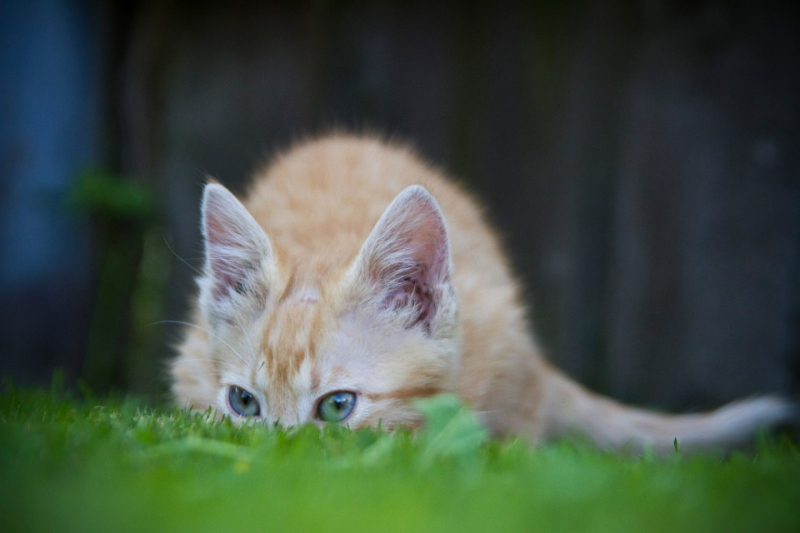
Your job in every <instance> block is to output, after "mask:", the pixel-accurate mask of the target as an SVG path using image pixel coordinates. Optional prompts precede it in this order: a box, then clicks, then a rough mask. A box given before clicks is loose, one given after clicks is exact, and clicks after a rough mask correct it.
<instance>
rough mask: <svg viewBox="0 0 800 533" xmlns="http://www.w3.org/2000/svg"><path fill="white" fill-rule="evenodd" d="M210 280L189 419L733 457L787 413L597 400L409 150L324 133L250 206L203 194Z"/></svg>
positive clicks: (203, 298)
mask: <svg viewBox="0 0 800 533" xmlns="http://www.w3.org/2000/svg"><path fill="white" fill-rule="evenodd" d="M202 229H203V235H204V237H205V245H206V262H205V270H204V274H203V275H202V277H200V279H199V280H198V284H199V296H198V298H197V305H196V308H195V311H194V315H193V318H192V321H191V322H192V323H191V324H190V327H189V328H187V331H186V332H185V339H184V340H183V342H182V343H181V344H180V346H179V349H178V352H179V353H178V356H177V358H176V359H175V360H174V362H173V364H172V368H171V371H172V378H173V384H172V391H173V394H174V396H175V398H176V399H177V402H178V404H180V405H181V406H189V407H191V408H193V409H197V410H205V409H207V408H208V407H212V408H213V409H215V410H216V411H217V413H221V414H223V415H228V416H230V417H232V418H234V419H240V418H243V417H253V418H257V419H261V420H263V421H265V422H267V423H274V422H278V421H279V422H281V423H285V424H290V425H291V424H302V423H307V422H316V423H319V424H322V423H324V422H338V423H343V424H347V425H349V426H353V427H355V426H364V425H370V426H377V425H378V424H379V423H380V424H382V426H383V427H384V428H393V427H395V426H398V425H402V426H410V427H415V426H418V425H419V424H420V416H419V414H418V413H417V411H416V410H415V409H414V407H413V400H415V399H417V398H421V397H426V396H431V395H434V394H437V393H441V392H452V393H455V394H457V395H458V396H459V397H460V398H461V400H462V401H463V402H464V403H465V404H466V405H468V406H469V407H470V408H471V409H473V410H474V411H475V412H476V413H477V414H478V415H479V417H480V418H481V419H482V421H483V422H484V423H485V425H486V426H487V427H488V428H489V429H490V430H491V431H492V432H493V433H494V434H496V435H503V434H509V433H511V434H516V435H521V436H524V437H525V438H527V439H529V440H530V441H531V442H537V441H541V440H547V439H554V438H559V437H562V436H564V435H569V434H574V433H579V434H583V435H585V436H587V437H588V438H590V439H591V440H593V441H594V442H595V443H597V444H598V445H599V446H601V447H611V448H619V447H622V446H625V445H628V446H632V447H634V448H636V449H641V448H642V447H644V446H645V445H648V446H652V447H653V448H654V449H656V450H668V449H671V448H672V446H673V440H674V439H675V438H677V439H678V442H679V443H680V446H681V448H692V447H698V448H702V447H708V446H728V445H734V444H737V443H739V442H742V441H744V440H747V439H748V438H749V437H752V435H753V434H754V432H755V431H756V430H758V429H759V428H764V427H769V426H772V425H775V424H777V423H779V422H781V421H784V420H786V419H787V418H788V417H789V416H790V415H791V410H792V409H791V406H790V404H789V403H787V402H785V401H783V400H780V399H776V398H771V397H765V398H760V399H752V400H746V401H741V402H738V403H734V404H731V405H728V406H726V407H723V408H721V409H719V410H717V411H714V412H711V413H705V414H693V415H682V416H668V415H662V414H655V413H650V412H646V411H642V410H638V409H634V408H631V407H626V406H624V405H621V404H619V403H616V402H614V401H613V400H610V399H607V398H604V397H602V396H598V395H595V394H593V393H591V392H589V391H587V390H585V389H584V388H582V387H581V386H580V385H578V384H577V383H575V382H573V381H571V380H570V379H569V378H567V377H566V376H565V375H563V374H561V373H560V372H558V371H557V370H556V369H555V368H553V367H552V366H551V365H550V364H549V363H548V362H547V361H546V360H545V359H544V358H543V356H542V355H541V352H540V349H539V348H538V346H537V344H536V341H535V339H534V338H533V336H532V334H531V328H530V325H529V324H528V322H527V320H526V313H525V309H524V307H523V305H522V302H521V301H520V291H519V289H518V286H517V284H516V283H515V281H514V278H513V276H512V274H511V269H510V268H509V265H508V261H507V259H506V256H505V254H504V253H503V251H502V249H501V246H500V244H499V242H498V238H497V237H496V235H495V234H494V233H493V232H492V230H491V229H490V228H489V226H488V225H487V224H486V222H485V221H484V219H483V216H482V214H481V211H480V209H479V208H478V207H477V206H476V205H475V203H474V202H473V200H472V199H471V198H470V197H469V196H468V195H467V194H465V193H464V192H463V191H462V190H460V189H459V187H457V186H456V185H455V184H454V183H452V182H451V181H449V180H448V179H446V178H445V177H444V176H442V175H441V174H439V173H438V172H436V171H435V170H432V169H431V168H429V167H428V166H426V165H425V164H423V163H422V162H420V161H419V160H418V159H417V158H416V157H415V156H414V155H413V154H412V153H411V152H410V151H409V150H408V149H406V148H404V147H402V146H396V145H394V144H386V143H384V142H382V141H380V140H378V139H374V138H357V137H350V136H343V135H334V136H331V137H327V138H323V139H320V140H317V141H313V142H309V143H306V144H303V145H301V146H298V147H296V148H294V149H293V150H291V151H289V152H288V153H285V154H283V155H282V156H279V157H278V158H277V159H276V160H275V161H274V162H273V164H272V165H271V166H270V167H269V168H268V169H267V170H266V171H265V172H263V173H261V174H259V175H258V176H257V177H256V179H255V181H254V182H253V184H252V187H251V189H250V191H249V194H247V196H246V199H245V200H244V202H243V203H241V202H240V201H239V200H237V199H236V198H235V197H234V196H233V195H232V194H231V193H230V192H229V191H228V190H227V189H225V188H224V187H223V186H221V185H219V184H216V183H210V184H208V185H207V186H206V188H205V192H204V195H203V204H202Z"/></svg>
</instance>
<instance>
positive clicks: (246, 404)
mask: <svg viewBox="0 0 800 533" xmlns="http://www.w3.org/2000/svg"><path fill="white" fill-rule="evenodd" d="M228 403H229V404H230V406H231V409H232V410H233V412H234V413H236V414H237V415H239V416H258V415H260V414H261V407H260V406H259V405H258V400H256V397H255V396H253V395H252V394H250V393H249V392H247V391H246V390H244V389H243V388H241V387H236V386H232V387H230V388H228Z"/></svg>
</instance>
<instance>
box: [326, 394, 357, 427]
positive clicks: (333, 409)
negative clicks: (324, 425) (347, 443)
mask: <svg viewBox="0 0 800 533" xmlns="http://www.w3.org/2000/svg"><path fill="white" fill-rule="evenodd" d="M355 406H356V394H355V393H354V392H348V391H338V392H332V393H330V394H328V395H327V396H325V397H323V398H322V399H321V400H320V401H319V404H317V418H319V419H320V420H322V421H323V422H342V421H344V420H345V419H346V418H347V417H348V416H350V413H352V412H353V408H355Z"/></svg>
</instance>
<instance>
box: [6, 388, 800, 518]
mask: <svg viewBox="0 0 800 533" xmlns="http://www.w3.org/2000/svg"><path fill="white" fill-rule="evenodd" d="M422 408H423V409H424V410H425V412H426V415H427V417H428V426H427V429H426V430H425V431H424V432H423V433H421V434H419V435H417V436H412V435H410V434H408V433H406V432H396V433H394V434H391V435H389V434H386V433H383V432H380V431H371V430H357V431H350V430H348V429H344V428H338V427H330V428H327V429H325V430H324V431H319V430H318V429H317V428H315V427H300V428H295V429H275V428H272V429H270V428H267V427H264V426H260V425H254V426H248V427H237V426H234V425H232V424H231V423H230V422H228V421H221V422H214V421H211V420H209V418H208V417H207V416H204V415H199V414H190V413H186V412H181V411H177V410H165V409H159V410H154V409H152V408H149V407H147V406H145V405H143V404H142V403H141V402H137V401H136V400H130V399H127V400H113V399H112V400H108V401H104V402H98V401H97V400H86V399H76V398H73V397H70V396H69V395H68V394H65V393H63V392H58V391H56V392H53V391H42V390H15V389H13V388H9V389H8V390H6V391H5V392H3V393H2V394H1V395H0V524H2V527H1V529H2V530H3V531H6V532H11V531H48V532H52V531H81V532H84V531H170V532H175V531H223V530H230V531H252V530H258V531H314V532H316V531H381V532H384V531H454V532H455V531H457V532H467V531H534V530H538V531H615V532H616V531H637V532H638V531H647V532H658V531H669V532H673V533H674V532H676V531H688V530H690V531H726V532H731V531H800V450H799V449H798V448H797V447H796V445H794V444H791V443H789V442H788V441H787V442H781V443H774V442H773V443H769V442H764V443H762V444H761V445H760V446H759V449H758V451H757V452H752V453H749V454H732V455H730V456H728V457H726V458H722V457H720V456H711V455H709V456H692V457H685V456H682V455H681V454H680V453H676V454H674V455H673V456H670V457H666V458H654V457H652V456H649V455H647V454H645V456H644V457H620V456H616V455H612V454H608V453H603V452H599V451H595V450H592V449H590V448H588V447H585V446H581V445H575V444H570V443H562V444H557V445H551V446H544V447H539V448H535V449H534V448H532V447H530V446H528V445H526V444H524V443H522V442H518V441H513V440H509V441H505V442H497V441H490V440H487V438H486V434H485V433H484V432H483V430H482V429H481V428H480V426H479V425H477V424H476V423H475V421H474V420H473V419H472V417H471V416H470V415H469V414H468V413H466V412H465V411H462V410H460V409H459V408H458V406H457V404H456V403H454V400H452V399H450V398H447V397H444V398H437V399H434V400H432V401H428V402H427V403H426V404H424V405H423V406H422Z"/></svg>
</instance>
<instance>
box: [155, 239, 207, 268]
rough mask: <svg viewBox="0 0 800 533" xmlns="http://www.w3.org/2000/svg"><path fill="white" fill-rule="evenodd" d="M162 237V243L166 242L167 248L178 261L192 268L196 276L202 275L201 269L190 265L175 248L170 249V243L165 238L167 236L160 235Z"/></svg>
mask: <svg viewBox="0 0 800 533" xmlns="http://www.w3.org/2000/svg"><path fill="white" fill-rule="evenodd" d="M162 238H163V239H164V244H166V245H167V250H169V251H170V252H172V255H174V256H175V257H176V258H177V259H178V261H180V262H181V263H183V264H184V265H186V266H187V267H189V269H190V270H193V271H194V273H195V274H197V275H198V276H202V275H203V272H201V271H200V269H198V268H195V267H193V266H192V265H190V264H189V262H188V261H186V260H185V259H184V258H183V257H181V256H180V255H178V253H177V252H176V251H175V250H173V249H172V246H170V244H169V241H168V240H167V238H166V237H162Z"/></svg>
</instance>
